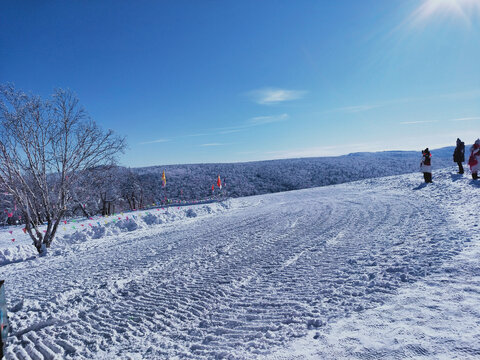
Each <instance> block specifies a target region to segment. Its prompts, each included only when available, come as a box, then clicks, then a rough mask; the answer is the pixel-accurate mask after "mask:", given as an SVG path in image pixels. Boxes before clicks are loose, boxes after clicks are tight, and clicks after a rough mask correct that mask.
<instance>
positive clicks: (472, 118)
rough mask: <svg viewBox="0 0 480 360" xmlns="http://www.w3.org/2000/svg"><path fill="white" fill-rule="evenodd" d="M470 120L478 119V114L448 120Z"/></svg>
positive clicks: (479, 118) (479, 117)
mask: <svg viewBox="0 0 480 360" xmlns="http://www.w3.org/2000/svg"><path fill="white" fill-rule="evenodd" d="M472 120H480V116H472V117H464V118H458V119H451V120H450V121H472Z"/></svg>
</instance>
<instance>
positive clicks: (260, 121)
mask: <svg viewBox="0 0 480 360" xmlns="http://www.w3.org/2000/svg"><path fill="white" fill-rule="evenodd" d="M287 119H288V114H281V115H269V116H256V117H253V118H251V119H249V120H248V121H247V124H248V125H250V126H257V125H264V124H271V123H276V122H282V121H285V120H287Z"/></svg>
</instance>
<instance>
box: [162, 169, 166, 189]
mask: <svg viewBox="0 0 480 360" xmlns="http://www.w3.org/2000/svg"><path fill="white" fill-rule="evenodd" d="M162 186H163V187H165V186H167V178H166V176H165V170H163V173H162Z"/></svg>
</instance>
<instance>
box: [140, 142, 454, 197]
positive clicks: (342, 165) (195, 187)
mask: <svg viewBox="0 0 480 360" xmlns="http://www.w3.org/2000/svg"><path fill="white" fill-rule="evenodd" d="M453 150H454V148H453V147H448V148H442V149H437V150H432V162H433V168H434V169H435V168H437V169H438V168H443V167H446V166H452V165H454V163H453V161H452V154H453ZM420 159H421V153H420V152H414V151H385V152H375V153H353V154H349V155H344V156H337V157H318V158H300V159H286V160H271V161H256V162H246V163H230V164H188V165H167V166H154V167H145V168H135V169H132V171H134V172H135V173H136V174H137V175H138V176H139V178H141V179H143V180H144V181H146V183H149V184H151V186H152V187H153V188H155V187H156V188H158V189H160V188H161V185H160V184H161V174H162V171H163V170H165V172H166V176H167V195H168V197H169V198H183V199H195V198H205V197H208V196H210V195H211V187H212V184H215V183H216V179H217V176H218V175H220V177H221V179H222V181H224V180H225V185H226V187H225V191H226V194H227V195H228V196H232V197H241V196H250V195H260V194H266V193H274V192H280V191H289V190H297V189H304V188H311V187H316V186H325V185H332V184H339V183H344V182H349V181H355V180H361V179H366V178H372V177H380V176H389V175H396V174H404V173H409V172H415V171H419V163H420ZM421 179H422V177H421V176H420V175H419V181H421ZM215 191H216V192H218V191H217V189H216V190H215Z"/></svg>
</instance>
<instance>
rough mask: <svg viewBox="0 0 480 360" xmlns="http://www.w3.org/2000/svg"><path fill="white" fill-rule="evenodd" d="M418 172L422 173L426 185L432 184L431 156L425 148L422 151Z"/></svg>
mask: <svg viewBox="0 0 480 360" xmlns="http://www.w3.org/2000/svg"><path fill="white" fill-rule="evenodd" d="M420 171H421V172H423V178H424V179H425V182H426V183H433V181H432V154H430V150H428V148H426V149H425V150H423V151H422V161H421V163H420Z"/></svg>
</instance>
